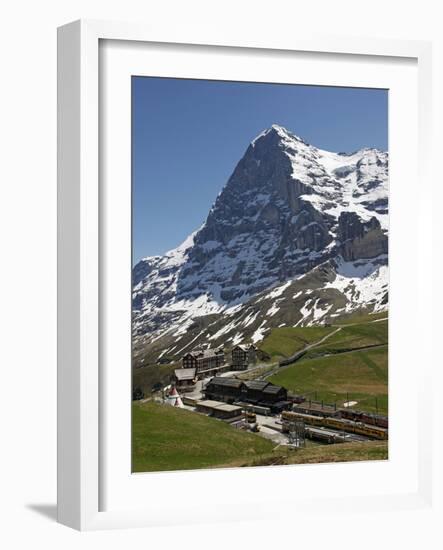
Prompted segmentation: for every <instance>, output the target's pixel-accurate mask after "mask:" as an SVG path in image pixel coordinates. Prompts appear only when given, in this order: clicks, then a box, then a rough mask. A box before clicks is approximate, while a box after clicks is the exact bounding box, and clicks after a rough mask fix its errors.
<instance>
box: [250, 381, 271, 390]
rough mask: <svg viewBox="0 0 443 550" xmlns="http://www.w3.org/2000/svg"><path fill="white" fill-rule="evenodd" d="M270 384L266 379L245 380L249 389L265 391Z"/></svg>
mask: <svg viewBox="0 0 443 550" xmlns="http://www.w3.org/2000/svg"><path fill="white" fill-rule="evenodd" d="M268 385H269V382H266V381H265V380H247V381H246V382H245V386H246V387H247V388H248V390H259V391H263V390H264V388H266V386H268Z"/></svg>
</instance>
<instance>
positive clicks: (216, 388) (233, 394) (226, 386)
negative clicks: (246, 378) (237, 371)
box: [204, 376, 243, 403]
mask: <svg viewBox="0 0 443 550" xmlns="http://www.w3.org/2000/svg"><path fill="white" fill-rule="evenodd" d="M242 386H243V380H238V379H237V378H223V377H221V376H215V377H214V378H212V380H210V381H209V383H208V384H207V385H206V388H205V389H204V394H205V397H206V399H211V400H215V401H225V402H226V403H233V402H234V401H237V400H238V399H239V398H240V397H241V390H242Z"/></svg>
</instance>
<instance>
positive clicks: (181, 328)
mask: <svg viewBox="0 0 443 550" xmlns="http://www.w3.org/2000/svg"><path fill="white" fill-rule="evenodd" d="M387 231H388V154H387V153H386V152H383V151H379V150H376V149H362V150H360V151H357V152H354V153H350V154H347V153H332V152H328V151H323V150H321V149H318V148H316V147H314V146H312V145H309V144H307V143H306V142H304V141H303V140H302V139H301V138H299V137H297V136H296V135H294V134H292V133H290V132H289V131H288V130H286V129H285V128H282V127H281V126H277V125H273V126H272V127H271V128H269V129H267V130H265V131H264V132H262V133H261V134H260V135H259V136H257V137H256V138H255V139H254V140H253V141H252V142H251V144H250V145H249V147H248V148H247V150H246V152H245V154H244V156H243V158H242V159H241V160H240V162H239V163H238V164H237V166H236V167H235V170H234V172H233V174H232V175H231V177H230V178H229V180H228V182H227V184H226V185H225V187H224V188H223V190H222V191H221V193H220V194H219V196H218V197H217V199H216V201H215V203H214V205H213V206H212V208H211V210H210V212H209V214H208V216H207V218H206V221H205V223H204V224H203V225H202V226H201V227H200V228H199V229H198V230H197V231H195V232H194V233H193V234H192V235H190V236H189V237H188V238H187V239H186V240H185V241H184V242H183V243H182V244H181V245H180V246H179V247H178V248H176V249H174V250H171V251H170V252H167V253H166V254H165V255H164V256H152V257H148V258H145V259H143V260H141V261H140V262H139V263H138V264H137V265H136V266H135V267H134V269H133V334H134V346H135V351H136V355H137V356H138V357H139V358H140V361H145V360H146V357H147V356H149V360H150V361H151V360H155V359H156V358H157V359H158V358H159V357H160V355H165V356H168V357H172V358H173V357H176V356H178V355H180V354H181V353H182V352H183V351H188V350H189V349H192V347H194V346H195V345H197V344H201V345H203V344H206V345H211V346H212V345H220V344H222V345H225V346H227V347H229V346H231V345H234V344H235V343H238V342H240V341H246V340H252V341H254V342H260V340H261V339H262V338H263V337H264V336H265V335H266V333H267V332H268V331H269V330H270V329H271V328H273V327H277V326H294V325H306V324H315V323H319V322H325V321H327V320H330V319H331V318H333V316H334V315H339V314H341V313H344V312H350V311H353V310H355V309H360V308H365V309H366V310H369V311H378V310H381V309H385V308H387V292H388V289H387V280H388V268H387V252H388V237H387Z"/></svg>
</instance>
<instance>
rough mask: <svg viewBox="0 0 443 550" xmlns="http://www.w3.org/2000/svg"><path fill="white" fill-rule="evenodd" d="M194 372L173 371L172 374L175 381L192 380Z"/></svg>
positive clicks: (190, 369)
mask: <svg viewBox="0 0 443 550" xmlns="http://www.w3.org/2000/svg"><path fill="white" fill-rule="evenodd" d="M195 370H196V369H193V368H189V369H175V370H174V374H175V377H176V378H177V380H193V379H194V378H195Z"/></svg>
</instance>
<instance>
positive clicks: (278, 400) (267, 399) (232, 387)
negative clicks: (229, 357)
mask: <svg viewBox="0 0 443 550" xmlns="http://www.w3.org/2000/svg"><path fill="white" fill-rule="evenodd" d="M204 394H205V398H206V399H212V400H216V401H225V402H227V403H232V404H234V405H235V404H240V403H252V404H254V405H258V406H260V407H267V408H269V409H270V410H271V411H272V412H280V411H282V410H285V409H288V408H291V406H292V402H291V401H289V400H288V391H287V390H286V388H283V387H282V386H276V385H275V384H271V383H270V382H267V381H265V380H246V381H244V380H239V379H237V378H223V377H219V376H216V377H214V378H212V380H210V381H209V383H208V384H207V385H206V388H205V389H204Z"/></svg>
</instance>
